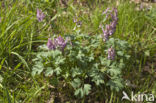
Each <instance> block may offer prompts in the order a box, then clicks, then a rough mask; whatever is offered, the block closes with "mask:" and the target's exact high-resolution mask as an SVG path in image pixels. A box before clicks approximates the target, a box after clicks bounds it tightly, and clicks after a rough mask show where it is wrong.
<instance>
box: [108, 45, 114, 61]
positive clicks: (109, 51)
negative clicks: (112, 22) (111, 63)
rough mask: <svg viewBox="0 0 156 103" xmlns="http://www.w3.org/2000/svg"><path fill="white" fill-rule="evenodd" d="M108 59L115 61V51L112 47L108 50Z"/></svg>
mask: <svg viewBox="0 0 156 103" xmlns="http://www.w3.org/2000/svg"><path fill="white" fill-rule="evenodd" d="M108 59H111V60H114V59H115V50H114V49H113V48H112V47H111V48H109V49H108Z"/></svg>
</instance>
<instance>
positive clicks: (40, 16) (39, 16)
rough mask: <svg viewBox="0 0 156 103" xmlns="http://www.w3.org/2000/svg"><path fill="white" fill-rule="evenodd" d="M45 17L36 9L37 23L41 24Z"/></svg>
mask: <svg viewBox="0 0 156 103" xmlns="http://www.w3.org/2000/svg"><path fill="white" fill-rule="evenodd" d="M44 17H45V14H44V13H43V12H42V11H41V10H40V9H37V19H38V21H39V22H41V21H42V20H43V19H44Z"/></svg>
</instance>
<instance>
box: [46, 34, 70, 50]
mask: <svg viewBox="0 0 156 103" xmlns="http://www.w3.org/2000/svg"><path fill="white" fill-rule="evenodd" d="M67 42H68V39H66V40H64V39H63V38H62V37H61V36H59V37H57V38H55V39H54V41H52V40H51V39H50V38H49V39H48V42H47V47H48V48H49V50H55V49H56V48H59V49H60V50H61V51H64V48H65V47H66V45H67Z"/></svg>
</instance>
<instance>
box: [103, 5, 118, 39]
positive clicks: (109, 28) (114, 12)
mask: <svg viewBox="0 0 156 103" xmlns="http://www.w3.org/2000/svg"><path fill="white" fill-rule="evenodd" d="M108 10H109V9H108V8H107V9H106V11H105V12H104V13H108ZM110 15H111V19H112V22H111V23H110V24H107V25H106V27H105V30H104V29H103V27H102V31H103V35H102V37H103V41H107V40H108V39H109V36H111V35H112V34H113V33H114V32H115V30H116V25H117V21H118V18H117V15H118V14H117V9H116V8H114V9H113V10H112V11H111V12H110ZM106 16H107V15H106Z"/></svg>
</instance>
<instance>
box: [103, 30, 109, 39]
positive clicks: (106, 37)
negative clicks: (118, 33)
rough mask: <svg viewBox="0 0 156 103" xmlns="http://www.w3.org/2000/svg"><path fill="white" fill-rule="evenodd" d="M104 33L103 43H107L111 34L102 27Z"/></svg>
mask: <svg viewBox="0 0 156 103" xmlns="http://www.w3.org/2000/svg"><path fill="white" fill-rule="evenodd" d="M102 31H103V35H102V38H103V41H107V40H108V39H109V33H108V31H107V30H104V29H103V27H102Z"/></svg>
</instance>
